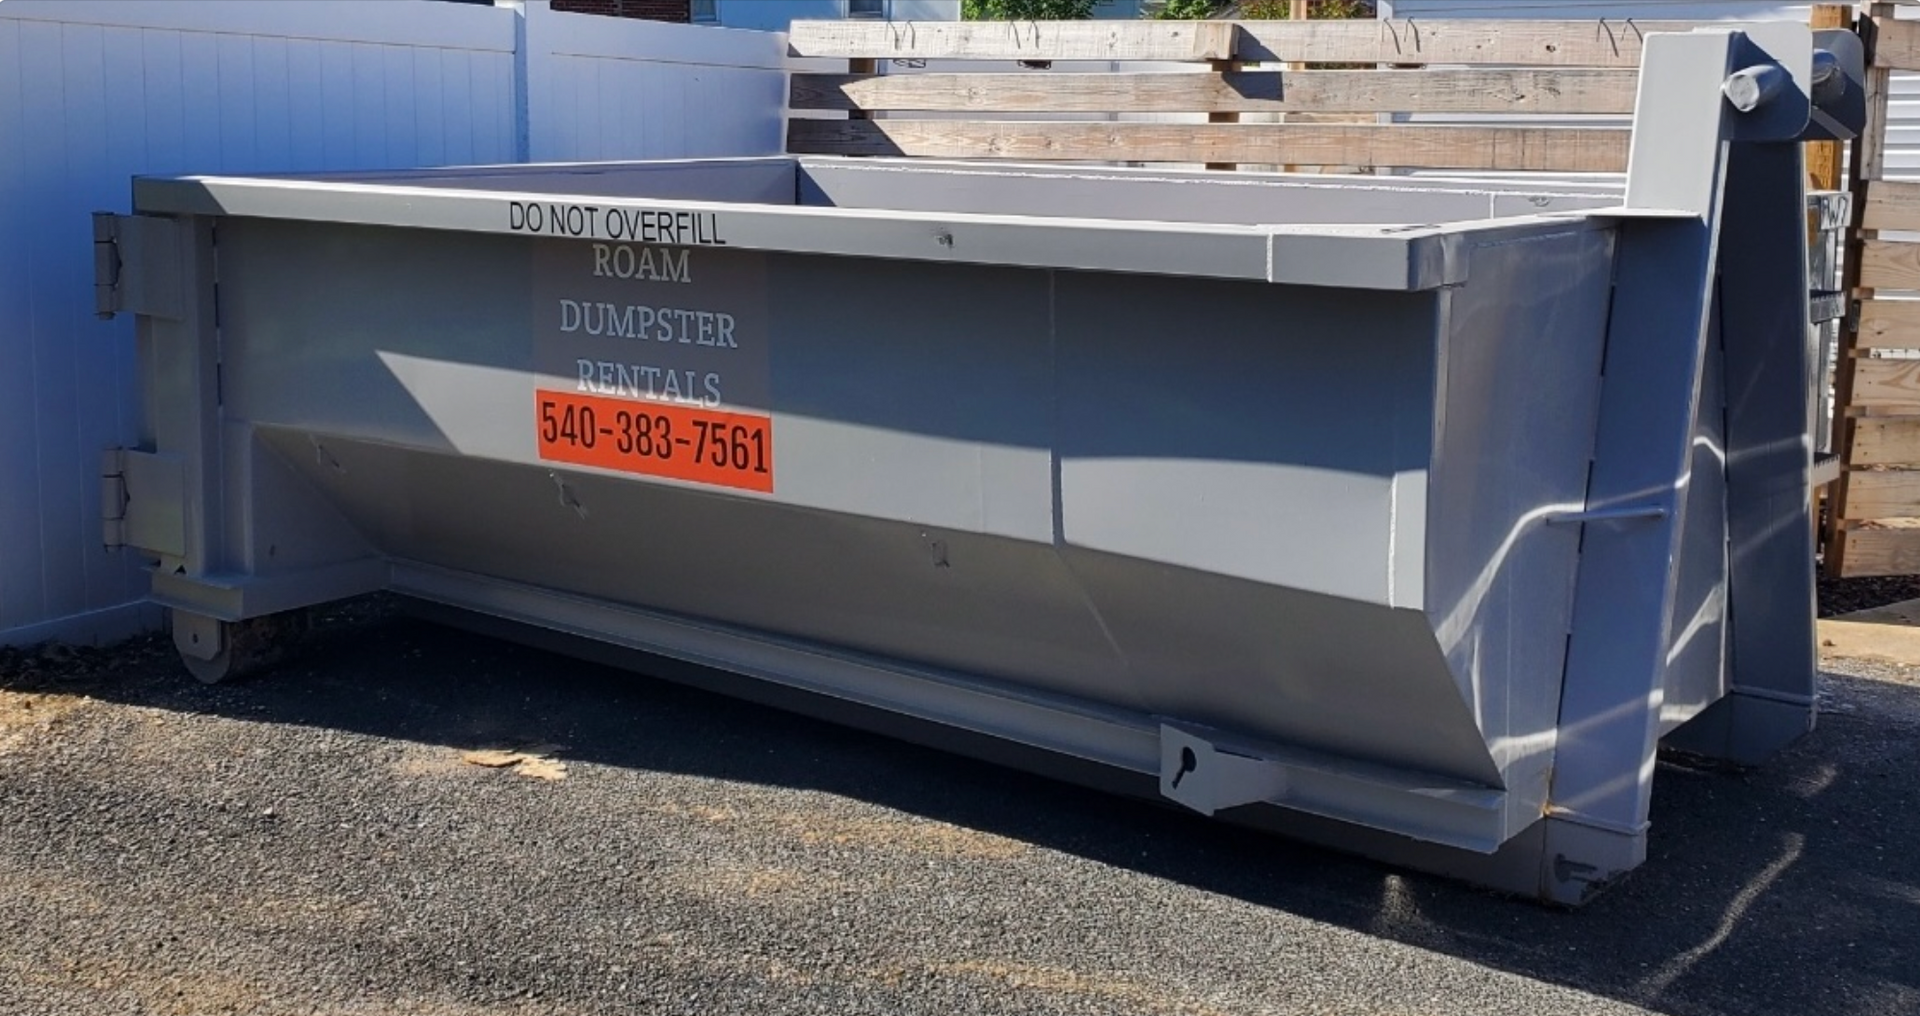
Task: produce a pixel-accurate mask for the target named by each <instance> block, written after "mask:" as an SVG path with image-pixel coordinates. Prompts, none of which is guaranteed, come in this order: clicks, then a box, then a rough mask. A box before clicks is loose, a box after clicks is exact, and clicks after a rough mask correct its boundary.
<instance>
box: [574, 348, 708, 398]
mask: <svg viewBox="0 0 1920 1016" xmlns="http://www.w3.org/2000/svg"><path fill="white" fill-rule="evenodd" d="M574 366H575V367H576V368H577V369H578V371H579V378H578V383H577V384H576V385H575V390H576V391H582V392H592V393H593V394H595V395H621V396H626V397H629V398H637V399H649V400H651V401H654V402H671V403H674V404H676V405H682V406H703V407H705V408H707V409H712V408H714V407H716V406H718V405H720V403H721V402H722V401H723V400H722V399H721V396H720V375H719V374H717V373H714V372H712V371H709V372H707V373H706V374H700V373H699V372H697V371H691V370H674V369H672V368H669V367H658V366H654V365H652V364H644V363H620V362H617V361H614V360H587V359H580V360H576V361H574Z"/></svg>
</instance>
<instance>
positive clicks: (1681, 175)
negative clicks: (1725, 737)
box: [1535, 32, 1743, 903]
mask: <svg viewBox="0 0 1920 1016" xmlns="http://www.w3.org/2000/svg"><path fill="white" fill-rule="evenodd" d="M1742 45H1743V42H1742V40H1741V39H1740V37H1739V36H1737V35H1736V34H1733V33H1726V32H1701V33H1695V34H1689V35H1655V36H1652V37H1650V38H1649V39H1648V40H1647V49H1646V53H1645V58H1644V60H1643V63H1642V71H1641V80H1640V102H1639V103H1638V105H1637V108H1636V111H1635V121H1634V139H1633V151H1632V154H1631V156H1630V158H1629V169H1628V190H1627V204H1628V208H1627V210H1626V211H1625V212H1623V213H1622V221H1621V222H1620V226H1619V238H1618V244H1619V246H1618V248H1617V251H1616V256H1615V264H1616V274H1615V279H1614V294H1613V305H1612V308H1611V316H1610V319H1609V322H1608V331H1607V351H1606V358H1605V361H1604V364H1603V374H1604V377H1603V380H1602V385H1601V393H1600V414H1599V420H1598V429H1597V432H1596V435H1595V444H1594V462H1593V469H1592V472H1591V475H1590V478H1589V481H1588V492H1587V509H1588V510H1589V511H1593V512H1615V510H1619V511H1617V514H1618V515H1619V516H1621V517H1619V518H1614V519H1601V520H1595V521H1588V522H1586V523H1585V529H1584V533H1583V536H1582V545H1581V554H1580V572H1579V577H1578V578H1577V580H1576V583H1575V588H1574V598H1575V602H1574V613H1573V616H1574V617H1575V618H1577V619H1578V621H1577V624H1576V626H1575V628H1574V630H1573V632H1572V633H1571V634H1570V636H1569V639H1568V645H1567V664H1566V672H1565V676H1564V684H1563V688H1562V693H1561V707H1560V722H1559V735H1558V741H1557V745H1556V749H1555V761H1554V776H1553V781H1552V786H1551V790H1550V793H1549V802H1550V803H1549V806H1548V810H1547V817H1546V825H1545V829H1544V831H1543V836H1542V837H1541V840H1540V843H1541V848H1540V854H1539V856H1538V857H1537V858H1536V859H1535V861H1536V863H1537V866H1538V879H1539V886H1540V891H1539V895H1540V896H1541V897H1543V898H1547V899H1552V900H1558V901H1561V902H1567V903H1578V902H1580V901H1581V900H1583V899H1585V898H1586V897H1587V896H1589V895H1591V894H1592V893H1593V892H1594V891H1596V890H1597V889H1598V888H1599V887H1601V886H1602V885H1604V884H1606V883H1607V882H1609V881H1611V880H1612V879H1613V878H1615V877H1617V876H1618V875H1620V874H1623V873H1625V872H1626V871H1628V870H1630V869H1632V868H1634V867H1636V866H1638V865H1639V864H1640V862H1641V861H1643V860H1644V859H1645V857H1646V835H1647V815H1648V810H1649V805H1650V802H1651V798H1652V779H1653V760H1654V753H1655V750H1656V747H1657V744H1658V740H1659V736H1660V707H1661V702H1662V699H1663V696H1664V679H1665V674H1666V662H1667V661H1666V657H1667V652H1668V646H1669V641H1670V638H1671V626H1672V623H1671V619H1672V616H1673V604H1674V599H1675V596H1676V595H1677V593H1676V585H1677V569H1676V567H1675V562H1676V561H1677V560H1678V559H1679V552H1680V542H1681V537H1682V533H1683V531H1684V522H1685V517H1686V510H1687V492H1688V483H1687V479H1688V475H1689V470H1690V468H1691V463H1692V447H1691V446H1692V437H1693V434H1694V431H1695V424H1696V420H1695V412H1696V407H1697V405H1698V402H1699V393H1700V384H1701V371H1702V370H1703V364H1704V360H1705V352H1706V342H1707V338H1708V329H1709V319H1710V316H1711V312H1712V283H1711V280H1712V278H1713V266H1714V263H1715V258H1716V254H1717V247H1718V241H1719V224H1720V221H1721V215H1720V206H1721V198H1722V192H1723V185H1724V181H1725V173H1726V165H1727V160H1728V159H1729V157H1730V153H1729V148H1728V144H1727V141H1726V140H1725V139H1727V138H1728V137H1730V136H1732V131H1731V129H1730V128H1731V123H1730V120H1731V119H1732V117H1733V115H1734V114H1733V112H1732V110H1731V107H1730V106H1729V105H1728V104H1727V103H1726V102H1725V101H1724V100H1723V98H1722V96H1721V91H1720V89H1721V83H1722V82H1723V81H1725V80H1726V79H1727V77H1728V76H1729V75H1730V74H1731V73H1732V72H1733V71H1734V70H1736V69H1738V68H1737V66H1736V60H1737V59H1738V58H1739V56H1740V52H1741V50H1740V47H1741V46H1742ZM1643 209H1644V210H1645V211H1644V212H1643V211H1641V210H1643ZM1625 509H1639V511H1625Z"/></svg>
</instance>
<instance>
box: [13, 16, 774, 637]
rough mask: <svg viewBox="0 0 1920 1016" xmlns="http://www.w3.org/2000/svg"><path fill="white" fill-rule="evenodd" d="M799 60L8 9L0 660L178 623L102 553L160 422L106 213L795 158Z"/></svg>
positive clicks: (696, 47)
mask: <svg viewBox="0 0 1920 1016" xmlns="http://www.w3.org/2000/svg"><path fill="white" fill-rule="evenodd" d="M785 52H786V45H785V38H784V36H781V35H778V34H774V33H764V32H744V31H731V30H726V29H717V28H705V27H693V26H682V25H665V24H658V23H654V22H642V21H629V20H625V19H616V18H603V17H594V16H590V15H576V14H562V13H556V12H554V11H552V10H550V9H548V7H547V4H546V3H545V0H527V2H526V3H525V4H524V5H516V6H514V7H510V8H509V7H481V6H472V5H467V4H455V3H438V2H432V0H275V2H272V3H265V2H257V3H243V2H237V0H0V645H10V644H29V643H33V642H38V641H42V640H45V639H52V638H58V639H63V640H69V641H100V640H106V639H111V638H115V637H119V636H122V635H125V634H129V633H131V632H134V631H137V630H139V629H140V628H142V627H145V626H147V625H150V624H152V623H153V622H154V621H155V620H156V617H155V614H154V612H153V611H152V610H151V608H148V607H146V606H144V605H143V604H141V603H140V599H141V597H142V596H143V595H144V592H145V581H144V577H143V576H142V575H141V574H140V573H139V571H138V569H137V562H135V561H134V560H132V559H131V557H130V556H129V555H127V554H125V553H123V552H119V551H107V550H105V549H103V548H102V545H101V525H100V495H99V491H98V485H99V475H98V474H99V464H100V452H101V450H102V449H104V448H107V447H110V446H114V445H122V444H131V443H133V442H134V441H136V440H137V438H138V432H139V413H140V405H139V393H138V390H137V387H138V386H137V379H136V378H135V376H134V361H133V339H132V325H131V323H130V322H129V321H128V320H127V319H126V318H125V317H124V316H123V317H122V318H120V319H118V320H115V321H111V322H101V321H98V320H96V319H95V318H94V317H93V289H92V286H93V274H92V273H93V262H92V244H91V239H92V233H91V225H90V221H89V213H91V212H93V211H95V210H108V211H126V210H128V207H129V204H128V193H129V186H128V181H129V179H130V178H131V177H133V176H135V175H136V174H176V173H254V172H275V171H314V170H360V169H392V168H405V167H414V166H436V165H458V164H466V163H500V162H514V161H528V160H534V161H586V160H602V159H636V158H671V157H680V156H694V155H766V154H773V153H777V152H779V151H780V150H781V147H782V109H783V107H784V105H785V98H786V95H785V89H786V77H785V69H784V68H785V63H784V61H785Z"/></svg>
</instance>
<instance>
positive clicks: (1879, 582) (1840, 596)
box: [1818, 575, 1920, 617]
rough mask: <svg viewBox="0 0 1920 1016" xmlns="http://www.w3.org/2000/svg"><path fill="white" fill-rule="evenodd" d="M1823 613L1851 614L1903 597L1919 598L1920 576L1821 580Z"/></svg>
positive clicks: (1900, 599)
mask: <svg viewBox="0 0 1920 1016" xmlns="http://www.w3.org/2000/svg"><path fill="white" fill-rule="evenodd" d="M1818 596H1819V603H1820V616H1821V617H1833V616H1835V615H1838V614H1851V613H1853V612H1854V611H1856V610H1868V609H1870V608H1873V607H1882V606H1885V605H1887V604H1889V603H1899V602H1900V601H1902V600H1913V599H1920V575H1875V576H1869V577H1867V578H1859V579H1821V580H1820V581H1819V583H1818Z"/></svg>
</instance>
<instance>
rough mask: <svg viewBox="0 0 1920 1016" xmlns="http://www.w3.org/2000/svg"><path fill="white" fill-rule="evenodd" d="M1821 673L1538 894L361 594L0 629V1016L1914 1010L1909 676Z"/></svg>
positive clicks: (1919, 821)
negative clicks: (827, 717) (397, 612)
mask: <svg viewBox="0 0 1920 1016" xmlns="http://www.w3.org/2000/svg"><path fill="white" fill-rule="evenodd" d="M1833 669H1834V670H1835V671H1836V672H1835V673H1834V674H1832V675H1830V676H1829V678H1828V681H1827V689H1828V690H1827V699H1828V702H1827V709H1828V712H1827V714H1826V716H1825V717H1824V718H1823V720H1822V723H1821V727H1820V729H1819V730H1818V731H1816V732H1815V733H1814V734H1813V735H1812V736H1811V737H1809V738H1808V739H1806V740H1805V741H1803V742H1802V743H1801V744H1800V745H1798V746H1797V747H1795V748H1794V749H1792V750H1791V751H1790V752H1788V753H1787V754H1786V755H1785V756H1784V757H1782V758H1780V759H1778V760H1776V762H1775V763H1774V764H1771V765H1769V766H1767V767H1765V768H1763V769H1760V770H1756V771H1753V772H1749V773H1725V772H1704V771H1697V770H1691V769H1685V768H1680V767H1678V766H1674V765H1663V766H1662V768H1661V771H1660V774H1659V776H1658V777H1657V778H1658V780H1659V787H1658V791H1657V793H1656V797H1655V814H1654V826H1655V828H1654V838H1653V847H1652V856H1651V857H1650V858H1649V860H1648V863H1647V865H1646V866H1645V867H1644V868H1643V869H1642V870H1641V871H1640V872H1638V873H1636V874H1635V876H1634V877H1633V878H1631V879H1629V880H1627V882H1626V883H1625V884H1624V885H1622V886H1620V887H1619V888H1618V889H1616V890H1614V891H1613V892H1612V893H1610V894H1609V895H1607V896H1604V897H1603V898H1601V899H1600V900H1599V901H1597V902H1596V903H1594V904H1593V905H1591V906H1589V907H1588V908H1586V909H1584V910H1581V911H1577V912H1563V911H1554V910H1548V909H1544V908H1541V907H1537V906H1534V905H1531V904H1526V903H1521V902H1515V901H1511V900H1505V899H1500V898H1495V897H1491V896H1488V895H1485V894H1482V893H1479V892H1475V891H1473V890H1470V889H1467V888H1464V887H1462V886H1459V885H1455V884H1452V883H1449V882H1444V881H1440V880H1436V879H1429V878H1425V877H1419V876H1411V875H1401V874H1396V873H1394V872H1392V871H1390V870H1388V869H1385V868H1381V867H1378V866H1375V865H1373V864H1370V863H1368V862H1365V861H1361V860H1356V859H1353V858H1349V857H1345V856H1341V855H1337V854H1332V853H1327V852H1323V851H1319V850H1314V849H1310V848H1306V847H1302V846H1298V845H1294V844H1290V843H1288V842H1286V841H1284V840H1280V839H1276V838H1272V837H1267V836H1262V835H1258V834H1254V833H1248V832H1244V831H1239V830H1234V829H1229V828H1225V827H1222V826H1219V825H1215V824H1211V823H1207V822H1204V821H1200V820H1197V819H1193V818H1190V817H1188V816H1185V815H1182V814H1179V813H1176V812H1173V811H1169V810H1165V809H1161V808H1156V807H1152V806H1149V805H1146V804H1143V803H1139V802H1132V801H1125V800H1119V799H1115V798H1110V797H1104V796H1101V795H1097V794H1090V793H1086V792H1082V791H1080V790H1077V789H1074V788H1071V787H1066V786H1062V785H1059V784H1055V783H1052V782H1050V781H1047V780H1044V779H1039V778H1035V777H1029V776H1025V775H1020V774H1015V773H1011V772H1008V771H1005V770H1001V769H996V768H994V767H991V766H987V765H983V764H979V763H974V762H969V761H966V760H962V759H957V758H953V757H950V756H946V755H942V754H939V753H936V752H933V751H929V750H925V749H921V748H917V747H913V746H909V745H904V744H900V743H897V742H893V741H888V740H885V739H882V738H877V737H872V736H868V735H864V734H860V733H856V732H851V731H848V730H845V729H841V728H837V727H833V726H828V725H825V724H820V723H815V722H811V721H807V720H804V719H799V718H795V717H792V716H789V715H786V714H782V713H777V712H773V711H769V710H765V709H761V708H758V707H754V706H749V705H745V704H742V703H739V702H735V701H731V700H727V699H723V698H719V697H715V696H711V695H708V694H705V693H702V692H698V691H694V690H690V689H687V688H683V687H680V686H676V685H670V684H666V683H663V682H658V681H653V680H649V679H646V678H642V677H637V676H635V675H632V674H627V673H622V672H616V671H612V670H608V669H604V668H600V667H596V666H590V665H586V664H581V663H576V662H572V661H570V660H567V659H564V658H561V657H557V656H552V655H548V654H544V653H540V652H536V651H533V650H528V649H522V648H518V647H514V646H510V645H506V644H502V643H495V642H491V641H488V640H485V639H481V638H477V637H474V636H471V635H467V634H463V633H459V632H454V631H451V630H448V629H443V628H438V627H435V626H431V625H428V624H425V623H422V622H418V621H413V620H408V619H404V618H398V617H392V616H388V615H387V614H386V613H384V612H383V611H381V610H378V609H358V610H353V611H346V612H341V613H338V614H336V615H334V616H333V617H331V618H330V619H328V620H326V621H325V622H324V623H323V624H322V625H321V627H320V629H319V631H318V632H317V633H316V635H315V636H314V639H313V641H312V643H311V645H310V646H309V647H308V650H307V651H306V653H305V654H304V655H302V656H301V657H299V658H298V659H297V660H296V661H294V662H293V663H292V664H290V665H289V666H287V667H285V668H283V670H282V672H281V673H279V674H277V675H275V676H273V677H271V678H268V679H263V680H258V681H253V682H247V683H242V684H239V685H236V686H225V687H220V688H205V687H201V686H199V685H196V684H194V683H192V682H191V681H190V680H188V679H187V678H185V677H184V675H183V674H181V672H180V671H179V670H178V669H177V666H176V664H175V663H174V661H173V659H172V658H171V655H170V653H169V651H168V650H167V649H166V647H165V646H164V645H163V644H161V643H160V642H159V641H158V640H151V641H147V642H142V643H136V644H134V645H132V646H129V647H123V648H122V649H121V650H119V651H117V652H115V653H110V654H101V653H78V654H75V653H64V654H63V653H59V652H55V653H53V654H52V655H51V656H45V657H43V656H39V655H20V654H13V655H11V656H4V655H0V1013H4V1014H8V1016H12V1014H29V1013H31V1014H42V1013H46V1014H56V1013H57V1014H70V1013H71V1014H114V1013H156V1014H159V1013H167V1014H199V1013H247V1014H255V1013H262V1014H279V1013H326V1014H361V1013H366V1014H382V1016H385V1014H400V1013H417V1014H423V1016H451V1014H463V1016H464V1014H496V1013H498V1014H507V1013H512V1014H535V1013H541V1014H544V1013H581V1014H616V1013H703V1014H705V1013H788V1012H792V1013H804V1012H821V1013H835V1014H840V1013H889V1014H891V1013H939V1014H949V1013H1089V1014H1095V1013H1097V1014H1113V1013H1128V1014H1132V1013H1141V1014H1146V1013H1169V1014H1224V1013H1315V1014H1349V1013H1350V1014H1362V1013H1364V1014H1413V1013H1421V1014H1453V1013H1459V1014H1476V1016H1479V1014H1503V1013H1512V1014H1525V1016H1544V1014H1553V1013H1603V1014H1604V1013H1631V1012H1648V1011H1651V1012H1659V1013H1672V1014H1728V1016H1735V1014H1737V1016H1771V1014H1780V1016H1807V1014H1869V1013H1872V1014H1879V1013H1920V800H1916V797H1917V796H1920V789H1917V788H1920V680H1916V675H1915V674H1914V673H1912V672H1905V671H1901V670H1898V669H1896V668H1885V667H1876V666H1870V665H1865V664H1852V663H1845V662H1839V663H1835V664H1834V665H1833ZM1842 672H1844V673H1842ZM478 748H510V749H519V750H522V751H524V752H525V753H526V754H527V755H528V756H530V757H532V756H537V757H548V758H552V759H556V760H558V761H559V762H560V763H562V764H563V765H564V774H561V773H558V772H555V771H554V769H555V768H557V767H554V766H545V767H544V768H543V767H542V766H541V765H537V764H523V765H522V766H499V767H491V768H489V767H482V766H477V765H472V764H468V763H467V762H465V761H464V760H463V758H464V753H466V752H468V751H470V750H473V749H478ZM490 761H496V762H497V761H501V760H500V759H498V758H495V759H491V760H490ZM556 775H563V776H564V778H562V779H552V778H550V777H553V776H556ZM541 776H544V777H549V778H536V777H541Z"/></svg>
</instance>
